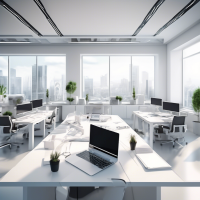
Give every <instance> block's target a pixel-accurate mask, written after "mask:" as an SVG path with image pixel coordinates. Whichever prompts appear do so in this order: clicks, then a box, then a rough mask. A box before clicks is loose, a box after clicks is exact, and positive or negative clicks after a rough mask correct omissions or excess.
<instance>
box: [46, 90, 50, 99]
mask: <svg viewBox="0 0 200 200" xmlns="http://www.w3.org/2000/svg"><path fill="white" fill-rule="evenodd" d="M46 97H47V98H49V90H48V89H47V90H46Z"/></svg>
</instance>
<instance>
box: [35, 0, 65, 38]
mask: <svg viewBox="0 0 200 200" xmlns="http://www.w3.org/2000/svg"><path fill="white" fill-rule="evenodd" d="M34 2H35V3H36V4H37V6H38V7H39V9H40V10H41V11H42V12H43V14H44V16H45V17H46V18H47V20H48V22H49V23H50V24H51V26H52V27H53V29H54V30H55V31H56V33H57V34H58V35H59V36H61V37H62V36H63V34H62V33H61V32H60V30H59V29H58V27H57V26H56V24H55V23H54V22H53V20H52V19H51V17H50V16H49V14H48V13H47V11H46V9H45V7H44V5H43V4H42V2H41V1H40V0H34Z"/></svg>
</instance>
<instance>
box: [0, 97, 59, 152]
mask: <svg viewBox="0 0 200 200" xmlns="http://www.w3.org/2000/svg"><path fill="white" fill-rule="evenodd" d="M13 107H14V106H13ZM41 107H43V100H42V99H37V100H32V101H30V102H25V103H23V104H17V105H16V107H14V109H13V110H14V111H15V113H12V114H11V116H10V115H7V113H8V112H5V113H4V114H3V115H2V116H0V127H1V134H2V135H5V136H7V137H9V139H8V140H6V141H1V143H2V145H1V146H0V148H3V147H5V146H10V148H12V145H15V144H17V147H19V144H22V142H21V143H16V142H15V141H14V142H13V141H12V140H11V139H12V136H13V135H14V134H17V133H18V132H19V131H20V130H21V129H23V131H22V132H23V134H25V136H26V138H28V140H29V142H28V146H29V147H28V149H29V150H32V149H33V148H34V136H42V137H45V126H48V125H52V127H53V128H55V123H56V119H55V117H56V111H55V110H52V111H48V110H47V111H46V110H39V109H38V108H41ZM8 114H9V113H8ZM37 127H38V128H37ZM11 141H12V142H11Z"/></svg>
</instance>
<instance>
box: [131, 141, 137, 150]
mask: <svg viewBox="0 0 200 200" xmlns="http://www.w3.org/2000/svg"><path fill="white" fill-rule="evenodd" d="M135 146H136V142H130V147H131V151H133V150H135Z"/></svg>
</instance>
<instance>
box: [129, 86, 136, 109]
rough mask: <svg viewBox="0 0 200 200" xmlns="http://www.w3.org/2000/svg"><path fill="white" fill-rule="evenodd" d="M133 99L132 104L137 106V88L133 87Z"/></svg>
mask: <svg viewBox="0 0 200 200" xmlns="http://www.w3.org/2000/svg"><path fill="white" fill-rule="evenodd" d="M132 94H133V99H132V100H131V101H130V104H133V105H135V104H136V94H135V87H133V93H132Z"/></svg>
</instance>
